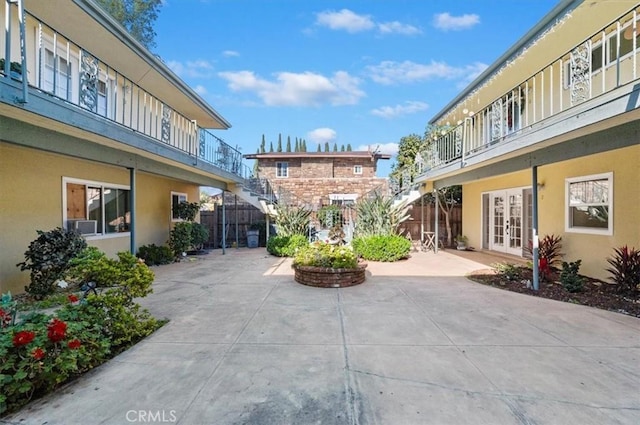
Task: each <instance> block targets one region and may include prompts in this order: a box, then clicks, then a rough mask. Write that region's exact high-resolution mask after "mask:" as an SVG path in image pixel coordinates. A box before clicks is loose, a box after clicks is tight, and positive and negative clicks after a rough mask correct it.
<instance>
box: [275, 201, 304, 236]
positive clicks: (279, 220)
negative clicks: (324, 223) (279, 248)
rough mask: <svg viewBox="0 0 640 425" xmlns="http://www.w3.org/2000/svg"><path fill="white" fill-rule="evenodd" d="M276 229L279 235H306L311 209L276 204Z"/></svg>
mask: <svg viewBox="0 0 640 425" xmlns="http://www.w3.org/2000/svg"><path fill="white" fill-rule="evenodd" d="M276 211H277V213H278V215H277V216H276V230H277V233H278V236H293V235H306V234H307V232H308V230H309V216H310V215H311V211H309V210H307V209H304V208H297V207H291V206H288V205H280V204H278V205H276Z"/></svg>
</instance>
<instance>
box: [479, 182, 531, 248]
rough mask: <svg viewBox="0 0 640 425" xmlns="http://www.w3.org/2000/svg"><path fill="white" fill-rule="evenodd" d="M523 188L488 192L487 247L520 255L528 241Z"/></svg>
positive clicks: (526, 213) (526, 211)
mask: <svg viewBox="0 0 640 425" xmlns="http://www.w3.org/2000/svg"><path fill="white" fill-rule="evenodd" d="M525 193H526V191H525V190H523V189H509V190H504V191H497V192H491V193H489V211H488V212H489V220H488V227H489V228H488V229H485V231H488V239H489V249H491V250H493V251H500V252H505V253H508V254H514V255H518V256H522V254H523V251H522V248H523V247H524V243H525V241H528V239H529V238H528V237H527V236H526V233H527V230H528V229H527V227H528V226H527V225H526V224H527V223H529V222H530V220H529V217H528V215H529V209H528V208H524V207H525V202H524V199H523V197H524V195H525Z"/></svg>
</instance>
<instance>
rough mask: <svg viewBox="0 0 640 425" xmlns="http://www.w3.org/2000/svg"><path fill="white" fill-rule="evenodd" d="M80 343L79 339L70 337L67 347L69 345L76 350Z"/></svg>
mask: <svg viewBox="0 0 640 425" xmlns="http://www.w3.org/2000/svg"><path fill="white" fill-rule="evenodd" d="M81 345H82V343H81V342H80V340H79V339H72V340H71V341H69V342H68V343H67V347H69V348H70V349H72V350H77V349H78V348H80V346H81Z"/></svg>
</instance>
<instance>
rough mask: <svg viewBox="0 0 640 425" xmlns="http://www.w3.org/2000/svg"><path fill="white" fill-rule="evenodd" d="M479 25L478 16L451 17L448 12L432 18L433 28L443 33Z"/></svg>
mask: <svg viewBox="0 0 640 425" xmlns="http://www.w3.org/2000/svg"><path fill="white" fill-rule="evenodd" d="M479 23H480V16H478V15H476V14H465V15H460V16H452V15H451V14H449V13H448V12H445V13H438V14H436V15H435V16H434V17H433V26H435V27H436V28H438V29H441V30H443V31H449V30H452V31H459V30H465V29H469V28H471V27H473V26H474V25H476V24H479Z"/></svg>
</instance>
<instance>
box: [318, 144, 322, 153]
mask: <svg viewBox="0 0 640 425" xmlns="http://www.w3.org/2000/svg"><path fill="white" fill-rule="evenodd" d="M317 152H322V149H320V143H318V150H317Z"/></svg>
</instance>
